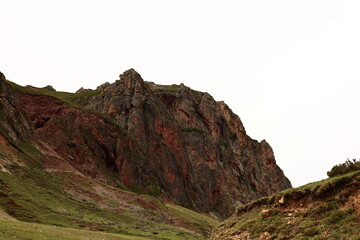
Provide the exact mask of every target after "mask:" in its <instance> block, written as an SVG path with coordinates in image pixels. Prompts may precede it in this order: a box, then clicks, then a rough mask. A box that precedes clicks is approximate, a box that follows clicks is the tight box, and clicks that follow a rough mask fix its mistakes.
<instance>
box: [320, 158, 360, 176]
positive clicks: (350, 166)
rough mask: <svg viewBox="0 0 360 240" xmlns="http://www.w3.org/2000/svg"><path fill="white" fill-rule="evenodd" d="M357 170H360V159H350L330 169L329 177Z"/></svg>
mask: <svg viewBox="0 0 360 240" xmlns="http://www.w3.org/2000/svg"><path fill="white" fill-rule="evenodd" d="M357 170H360V161H357V160H356V159H353V160H352V161H351V160H349V159H348V160H346V162H344V163H341V164H338V165H335V166H334V167H333V168H332V169H331V170H330V171H328V172H327V175H328V176H329V177H334V176H338V175H342V174H345V173H348V172H353V171H357Z"/></svg>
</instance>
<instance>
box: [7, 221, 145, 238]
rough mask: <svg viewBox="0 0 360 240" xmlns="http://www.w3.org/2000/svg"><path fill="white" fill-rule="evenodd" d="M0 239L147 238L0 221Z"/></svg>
mask: <svg viewBox="0 0 360 240" xmlns="http://www.w3.org/2000/svg"><path fill="white" fill-rule="evenodd" d="M0 239H8V240H10V239H11V240H12V239H17V240H19V239H21V240H26V239H28V240H49V239H51V240H88V239H92V240H145V239H148V238H142V237H136V236H126V235H122V234H111V233H105V232H95V231H89V230H80V229H73V228H63V227H56V226H50V225H43V224H37V223H26V222H21V221H14V220H2V219H0Z"/></svg>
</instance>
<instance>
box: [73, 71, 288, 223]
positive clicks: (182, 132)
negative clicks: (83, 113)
mask: <svg viewBox="0 0 360 240" xmlns="http://www.w3.org/2000/svg"><path fill="white" fill-rule="evenodd" d="M76 101H77V102H78V103H79V104H82V105H83V106H84V107H85V108H87V109H90V110H94V111H99V112H101V113H103V114H106V115H109V116H110V117H111V118H112V119H114V121H115V122H116V123H117V124H118V125H119V126H120V127H121V128H122V129H124V130H125V131H126V132H127V133H128V134H129V136H131V137H132V138H133V140H134V141H135V142H136V143H137V147H138V149H139V150H138V152H139V154H136V157H132V158H129V157H127V156H124V155H122V154H121V152H118V151H114V152H113V155H114V157H113V159H115V160H114V161H113V162H114V165H115V166H116V168H113V169H114V171H116V172H117V173H118V175H119V177H120V179H121V181H122V182H123V183H124V184H125V185H127V186H129V187H130V186H132V185H134V184H139V185H147V184H155V185H156V186H158V187H159V188H160V189H161V190H162V191H163V196H166V197H168V198H170V199H172V200H173V201H175V202H176V203H178V204H181V205H183V206H186V207H189V208H192V209H195V210H197V211H203V212H207V211H210V210H215V211H218V212H219V213H221V214H222V215H223V216H229V215H230V214H232V213H233V212H234V210H235V207H236V206H237V205H239V204H241V203H246V202H248V201H251V200H253V199H256V198H258V197H262V196H266V195H269V194H272V193H274V192H277V191H280V190H283V189H286V188H289V187H291V184H290V182H289V180H288V179H287V178H286V177H285V176H284V174H283V172H282V170H281V169H280V168H279V167H278V166H277V165H276V161H275V158H274V154H273V151H272V149H271V147H270V145H269V144H268V143H267V142H266V141H264V140H263V141H261V142H260V143H259V142H257V141H255V140H253V139H251V138H250V137H249V136H247V135H246V132H245V129H244V126H243V124H242V123H241V120H240V118H239V117H238V116H237V115H235V114H234V113H233V112H232V111H231V109H230V108H229V107H228V106H227V105H226V104H225V103H224V102H216V101H215V100H214V99H213V98H212V97H211V96H210V95H209V94H207V93H202V92H197V91H194V90H191V89H190V88H188V87H186V86H184V85H180V86H177V85H171V86H160V85H156V84H154V83H149V82H144V81H143V79H142V78H141V76H140V75H139V74H138V73H137V72H135V71H134V70H133V69H131V70H128V71H126V72H124V73H123V74H121V75H120V80H118V81H116V82H115V83H113V84H105V85H102V86H101V87H99V88H98V94H94V95H90V96H87V97H81V98H77V99H76ZM80 119H81V118H80ZM114 132H116V131H114ZM120 145H121V144H120ZM124 163H126V164H124Z"/></svg>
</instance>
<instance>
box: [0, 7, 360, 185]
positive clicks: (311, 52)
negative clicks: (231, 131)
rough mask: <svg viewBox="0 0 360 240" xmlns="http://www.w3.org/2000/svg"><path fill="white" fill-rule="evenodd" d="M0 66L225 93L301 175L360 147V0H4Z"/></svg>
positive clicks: (33, 80)
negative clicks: (132, 78) (133, 75)
mask: <svg viewBox="0 0 360 240" xmlns="http://www.w3.org/2000/svg"><path fill="white" fill-rule="evenodd" d="M0 12H1V13H0V71H2V72H3V73H4V74H5V76H6V77H7V78H8V79H9V80H11V81H14V82H16V83H18V84H20V85H27V84H30V85H34V86H38V87H43V86H45V85H52V86H53V87H55V88H56V89H57V90H64V91H71V92H73V91H76V90H77V89H79V88H80V87H85V88H95V87H96V86H98V85H100V84H102V83H104V82H113V81H114V80H116V79H118V75H119V74H120V73H122V72H123V71H125V70H127V69H129V68H135V69H136V70H137V71H138V72H139V73H140V74H141V75H142V77H143V78H144V80H146V81H153V82H155V83H158V84H179V83H184V84H185V85H187V86H189V87H191V88H193V89H196V90H200V91H204V92H209V93H210V94H211V95H212V96H213V97H214V98H215V99H216V100H224V101H225V102H226V103H227V104H228V105H229V106H230V108H231V109H232V110H233V111H234V112H235V113H237V114H238V115H239V116H240V118H241V120H242V121H243V123H244V125H245V128H246V130H247V133H248V134H249V135H250V136H251V137H252V138H254V139H257V140H262V139H266V140H267V141H268V142H269V143H270V145H271V146H272V147H273V149H274V152H275V156H276V159H277V162H278V164H279V165H280V167H281V168H282V169H283V170H284V172H285V174H286V175H287V177H288V178H289V179H290V180H291V182H292V183H293V185H294V186H298V185H302V184H305V183H308V182H311V181H316V180H320V179H323V178H325V177H326V171H328V170H329V169H330V168H331V167H332V166H333V165H334V164H337V163H341V162H344V161H345V160H346V158H360V127H359V123H360V93H359V90H360V14H359V13H360V1H346V0H339V1H331V0H324V1H319V0H311V1H306V0H301V1H291V0H285V1H274V0H272V1H269V0H265V1H254V0H252V1H240V0H237V1H229V0H224V1H210V0H207V1H200V0H192V1H184V0H182V1H171V0H164V1H158V0H152V1H149V0H144V1H140V0H131V1H130V0H128V1H121V0H116V1H115V0H114V1H110V0H102V1H100V0H98V1H90V0H87V1H85V0H84V1H81V0H72V1H70V0H68V1H64V0H62V1H55V0H44V1H40V0H32V1H28V0H23V1H19V0H0Z"/></svg>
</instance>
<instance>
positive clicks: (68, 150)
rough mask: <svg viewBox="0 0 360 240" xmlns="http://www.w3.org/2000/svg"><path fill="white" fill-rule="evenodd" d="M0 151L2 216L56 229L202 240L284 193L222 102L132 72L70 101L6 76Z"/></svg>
mask: <svg viewBox="0 0 360 240" xmlns="http://www.w3.org/2000/svg"><path fill="white" fill-rule="evenodd" d="M0 145H1V147H0V169H1V171H0V186H1V190H0V207H1V209H3V210H4V211H5V212H6V214H7V215H9V216H11V217H12V218H15V219H17V220H23V221H30V222H37V223H43V224H54V225H58V226H62V227H72V228H73V227H75V228H83V229H84V228H85V229H90V230H101V231H107V232H115V233H122V234H127V235H128V234H130V235H134V236H140V237H145V238H153V239H202V238H203V237H204V236H207V234H209V233H210V230H211V228H212V227H213V226H214V225H215V224H216V223H217V221H216V220H214V218H223V217H227V216H230V215H231V214H233V212H234V211H235V208H236V206H237V205H239V204H243V203H247V202H249V201H252V200H254V199H257V198H259V197H263V196H267V195H270V194H273V193H275V192H278V191H280V190H283V189H287V188H289V187H291V184H290V182H289V180H288V179H287V178H286V177H285V176H284V174H283V172H282V170H281V169H280V168H279V167H278V166H277V165H276V161H275V158H274V154H273V151H272V149H271V147H270V145H269V144H268V143H267V142H266V141H264V140H263V141H261V142H258V141H256V140H253V139H251V138H250V137H249V136H248V135H247V134H246V131H245V129H244V126H243V124H242V123H241V121H240V118H239V117H238V116H237V115H235V114H234V113H233V112H232V111H231V109H230V108H229V107H228V106H227V105H226V104H225V103H224V102H216V101H215V100H214V99H213V98H212V97H211V96H210V95H209V94H208V93H202V92H198V91H195V90H192V89H190V88H188V87H186V86H184V85H183V84H181V85H171V86H163V85H156V84H154V83H152V82H145V81H144V80H143V79H142V78H141V76H140V75H139V74H138V73H137V72H136V71H135V70H133V69H130V70H128V71H126V72H124V73H123V74H121V75H120V79H119V80H117V81H116V82H114V83H112V84H110V83H105V84H103V85H101V86H99V87H98V88H97V89H96V90H87V89H80V90H79V91H78V92H77V93H66V92H57V91H55V90H54V89H53V88H52V87H51V86H47V87H44V88H36V87H32V86H26V87H21V86H18V85H16V84H15V83H13V82H10V81H8V80H6V78H5V76H4V75H3V74H2V73H1V74H0ZM179 205H180V206H182V207H180V206H179ZM183 207H186V208H183ZM189 209H192V210H195V211H197V212H198V213H196V212H193V211H191V210H189ZM0 224H1V223H0ZM10 225H11V224H10ZM0 236H1V235H0ZM174 236H176V238H175V237H174Z"/></svg>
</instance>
